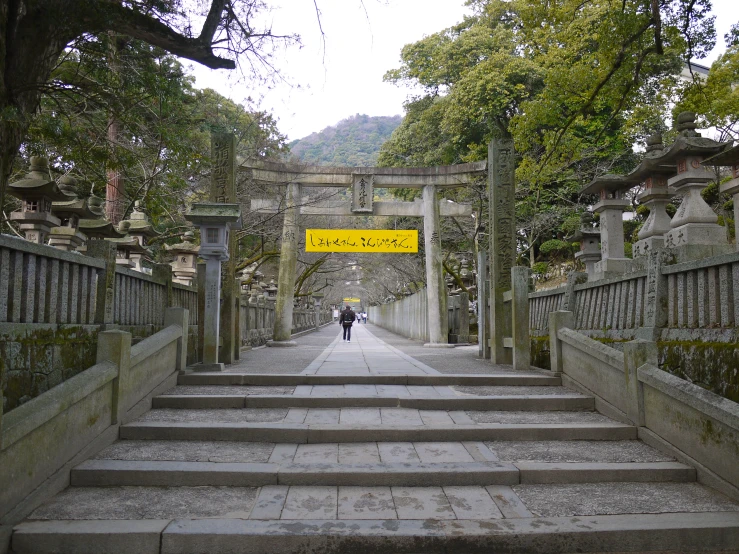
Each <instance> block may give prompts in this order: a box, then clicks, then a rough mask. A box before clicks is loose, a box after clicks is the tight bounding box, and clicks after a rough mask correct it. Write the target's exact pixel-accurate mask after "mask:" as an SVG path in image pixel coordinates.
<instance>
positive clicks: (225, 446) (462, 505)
mask: <svg viewBox="0 0 739 554" xmlns="http://www.w3.org/2000/svg"><path fill="white" fill-rule="evenodd" d="M335 373H336V374H321V373H320V372H318V373H314V374H306V373H303V374H248V373H220V374H214V373H189V374H185V375H181V376H180V378H179V384H178V386H177V387H175V388H174V389H172V390H170V391H168V392H167V393H166V394H164V395H162V396H159V397H157V398H155V399H154V406H153V409H152V410H151V411H149V412H148V413H146V414H145V415H144V416H142V417H141V418H139V419H138V420H136V421H134V422H132V423H129V424H126V425H124V426H122V427H121V430H120V440H119V441H118V442H116V443H115V444H113V445H112V446H110V447H108V448H106V449H105V450H103V451H101V452H100V453H99V454H98V455H97V456H95V457H94V458H93V459H89V460H87V461H85V462H84V463H82V464H81V465H79V466H77V467H76V468H75V469H74V470H73V471H72V476H71V485H72V486H71V487H69V488H68V489H67V490H66V491H64V492H62V493H61V494H59V495H57V496H56V497H55V498H53V499H52V500H50V501H49V502H47V503H46V504H44V505H43V506H41V507H39V508H38V509H36V510H35V511H34V512H33V513H32V514H31V516H30V517H29V518H28V520H27V521H25V522H24V523H22V524H20V525H19V526H18V527H16V530H15V533H14V535H13V540H12V549H13V550H12V551H13V552H15V553H18V554H20V553H51V552H54V553H75V554H85V553H95V554H99V553H103V552H105V553H137V554H149V553H152V554H153V553H166V554H170V553H172V554H173V553H192V554H195V553H263V552H269V553H309V552H311V553H313V552H315V553H339V552H341V553H364V552H367V553H369V552H373V553H376V552H382V553H421V552H423V553H430V552H460V553H461V552H651V551H654V552H656V551H673V552H683V551H713V550H723V551H731V550H732V549H734V550H735V551H736V549H739V505H737V504H736V503H734V502H732V501H731V500H729V499H728V498H727V497H725V496H723V495H722V494H720V493H719V492H717V491H715V490H713V489H710V488H708V487H704V486H703V485H701V484H698V483H697V482H696V473H695V470H694V469H693V468H691V467H689V466H686V465H684V464H682V463H678V462H677V461H675V460H674V459H673V458H671V457H670V456H668V455H665V454H663V453H661V452H659V451H657V450H654V449H652V448H651V447H649V446H647V445H646V444H644V443H642V442H640V441H638V440H637V429H636V428H635V427H633V426H631V425H626V424H623V423H620V422H617V421H613V420H611V419H609V418H607V417H605V416H603V415H601V414H599V413H597V412H595V411H594V401H593V399H592V398H590V397H588V396H584V395H582V394H579V393H576V392H573V391H571V390H568V389H566V388H564V387H562V385H561V381H560V379H559V377H557V376H553V375H551V374H549V373H547V372H530V373H527V374H518V373H515V372H505V373H500V374H488V375H474V374H473V375H470V374H460V375H457V374H422V373H419V374H400V373H394V374H384V375H383V374H367V375H364V374H362V375H351V374H341V372H339V371H337V372H335ZM345 373H346V372H345Z"/></svg>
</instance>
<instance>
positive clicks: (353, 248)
mask: <svg viewBox="0 0 739 554" xmlns="http://www.w3.org/2000/svg"><path fill="white" fill-rule="evenodd" d="M305 251H306V252H378V253H380V252H382V253H391V254H415V253H417V252H418V231H415V230H403V231H387V230H378V229H306V230H305Z"/></svg>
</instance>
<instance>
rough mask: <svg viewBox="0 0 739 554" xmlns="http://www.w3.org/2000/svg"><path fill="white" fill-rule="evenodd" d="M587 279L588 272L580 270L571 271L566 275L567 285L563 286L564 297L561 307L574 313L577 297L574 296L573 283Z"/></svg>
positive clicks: (577, 283)
mask: <svg viewBox="0 0 739 554" xmlns="http://www.w3.org/2000/svg"><path fill="white" fill-rule="evenodd" d="M587 280H588V274H587V273H583V272H581V271H573V272H572V273H570V274H569V275H568V276H567V285H566V287H565V297H564V300H563V301H562V309H563V310H566V311H568V312H573V313H575V310H576V308H577V298H575V285H579V284H580V283H585V282H586V281H587Z"/></svg>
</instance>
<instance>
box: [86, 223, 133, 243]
mask: <svg viewBox="0 0 739 554" xmlns="http://www.w3.org/2000/svg"><path fill="white" fill-rule="evenodd" d="M79 230H80V231H82V232H83V233H85V234H86V235H87V236H88V237H90V238H91V239H120V238H123V237H125V236H126V233H122V232H120V231H118V229H116V227H115V226H114V225H113V224H112V223H111V222H110V221H108V220H107V219H80V226H79Z"/></svg>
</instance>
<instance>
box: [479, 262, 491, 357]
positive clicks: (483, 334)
mask: <svg viewBox="0 0 739 554" xmlns="http://www.w3.org/2000/svg"><path fill="white" fill-rule="evenodd" d="M488 278H489V277H488V253H487V250H484V249H481V250H480V251H479V252H478V253H477V345H478V346H477V355H478V357H480V358H482V359H484V360H489V359H490V334H489V332H488V329H489V328H490V307H489V306H488V299H489V298H490V292H489V289H488V284H489V281H488Z"/></svg>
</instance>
